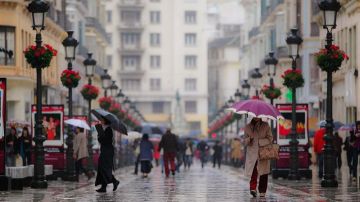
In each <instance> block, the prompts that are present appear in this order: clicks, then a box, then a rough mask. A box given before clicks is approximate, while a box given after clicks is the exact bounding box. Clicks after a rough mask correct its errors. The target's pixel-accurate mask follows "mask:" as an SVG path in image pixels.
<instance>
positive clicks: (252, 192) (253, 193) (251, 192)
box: [250, 190, 256, 198]
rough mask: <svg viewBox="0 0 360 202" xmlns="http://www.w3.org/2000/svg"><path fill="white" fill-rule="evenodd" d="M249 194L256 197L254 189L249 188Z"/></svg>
mask: <svg viewBox="0 0 360 202" xmlns="http://www.w3.org/2000/svg"><path fill="white" fill-rule="evenodd" d="M250 194H251V195H252V196H253V197H254V198H256V190H250Z"/></svg>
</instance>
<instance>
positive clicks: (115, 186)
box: [113, 180, 120, 191]
mask: <svg viewBox="0 0 360 202" xmlns="http://www.w3.org/2000/svg"><path fill="white" fill-rule="evenodd" d="M119 184H120V182H119V180H116V181H115V182H114V183H113V185H114V188H113V191H116V189H117V188H118V186H119Z"/></svg>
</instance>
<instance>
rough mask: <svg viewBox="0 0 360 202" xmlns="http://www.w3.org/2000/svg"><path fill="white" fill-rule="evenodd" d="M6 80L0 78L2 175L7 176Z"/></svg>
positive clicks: (0, 165)
mask: <svg viewBox="0 0 360 202" xmlns="http://www.w3.org/2000/svg"><path fill="white" fill-rule="evenodd" d="M5 126H6V78H0V175H5V131H6V130H5Z"/></svg>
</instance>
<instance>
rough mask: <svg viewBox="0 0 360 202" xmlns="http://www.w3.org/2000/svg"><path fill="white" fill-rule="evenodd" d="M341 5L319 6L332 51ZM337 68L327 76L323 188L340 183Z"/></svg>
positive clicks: (328, 2)
mask: <svg viewBox="0 0 360 202" xmlns="http://www.w3.org/2000/svg"><path fill="white" fill-rule="evenodd" d="M340 7H341V5H340V3H339V2H338V1H336V0H323V1H321V2H320V4H319V8H320V10H322V11H323V12H324V25H323V28H324V29H326V31H327V33H326V45H325V48H326V49H327V50H328V51H331V49H330V47H331V45H332V41H333V36H332V30H333V29H335V28H336V16H337V12H338V11H339V9H340ZM333 69H335V68H327V71H326V75H327V79H326V89H327V90H326V125H325V127H326V135H325V137H324V140H325V145H324V150H323V155H324V175H323V179H322V181H321V186H322V187H337V186H338V182H337V180H336V176H335V165H336V160H335V155H334V153H335V150H334V146H333V128H334V126H333V115H332V73H333Z"/></svg>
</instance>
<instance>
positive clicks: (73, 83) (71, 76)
mask: <svg viewBox="0 0 360 202" xmlns="http://www.w3.org/2000/svg"><path fill="white" fill-rule="evenodd" d="M80 79H81V77H80V75H79V72H76V71H73V70H68V69H65V70H64V71H63V72H62V73H61V76H60V80H61V83H62V84H63V86H65V87H67V88H76V87H77V86H78V85H79V81H80Z"/></svg>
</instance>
